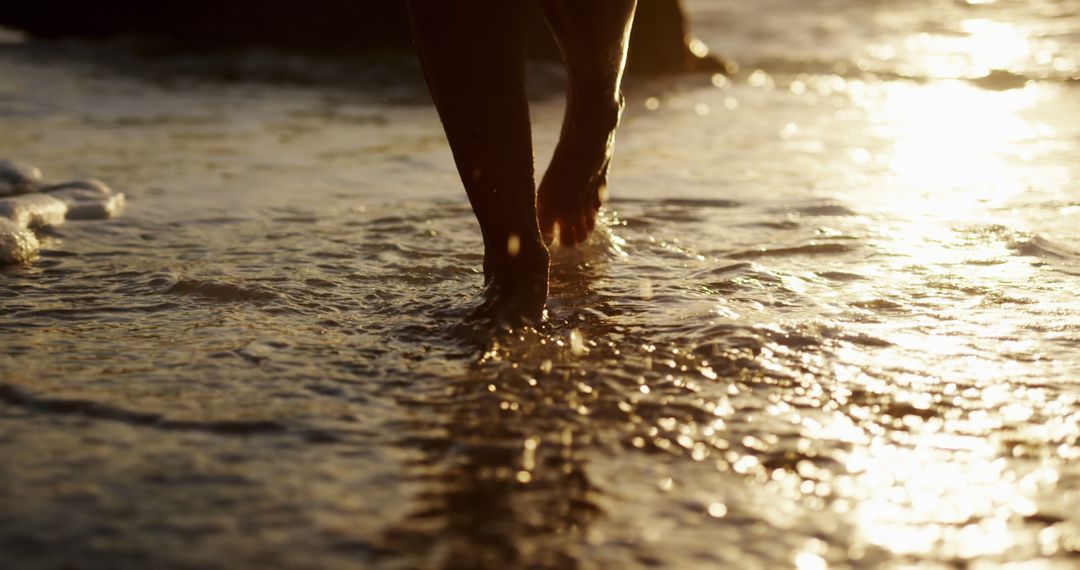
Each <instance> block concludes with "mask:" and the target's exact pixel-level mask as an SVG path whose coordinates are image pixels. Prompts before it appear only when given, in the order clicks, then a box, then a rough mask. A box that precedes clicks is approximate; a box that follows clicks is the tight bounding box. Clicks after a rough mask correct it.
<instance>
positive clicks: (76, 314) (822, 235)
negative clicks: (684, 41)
mask: <svg viewBox="0 0 1080 570" xmlns="http://www.w3.org/2000/svg"><path fill="white" fill-rule="evenodd" d="M723 4H724V5H721V6H717V5H716V4H714V3H712V2H707V1H705V0H699V1H697V2H694V3H692V6H691V7H692V9H693V11H694V21H695V30H696V32H697V33H698V34H699V35H700V36H702V37H703V38H704V39H705V40H707V42H708V43H709V44H710V45H713V46H715V47H718V48H720V49H721V50H722V51H724V52H725V53H729V54H731V55H733V56H735V58H736V59H737V60H738V61H740V63H741V64H742V66H743V70H742V72H741V73H740V75H739V76H738V77H736V78H734V80H733V81H726V80H724V79H723V78H720V77H716V78H712V77H708V76H700V77H690V78H679V79H671V80H663V81H643V80H637V81H633V82H632V83H631V85H630V86H629V91H628V99H629V104H628V108H627V114H626V117H625V121H624V126H623V130H622V131H621V132H620V135H619V141H618V147H617V151H616V158H615V163H614V167H613V168H614V170H613V178H612V197H613V201H612V202H611V203H610V204H609V207H608V209H607V214H606V223H605V224H604V227H603V228H602V230H601V231H600V233H599V235H597V237H596V238H594V239H593V241H592V242H590V243H589V244H588V246H587V247H585V248H583V249H581V250H577V251H560V252H557V254H556V255H555V267H554V268H553V290H552V299H551V302H550V313H551V318H550V321H549V323H548V324H547V325H546V326H545V327H543V328H542V330H540V331H538V332H516V333H495V334H491V333H488V332H485V331H477V330H475V329H471V328H470V327H468V326H463V325H462V321H463V316H464V315H466V314H467V313H468V311H469V310H470V308H471V307H472V305H473V304H474V303H475V298H476V295H477V293H478V291H479V287H480V279H481V278H480V267H479V266H480V262H481V258H480V239H479V233H478V230H477V227H476V224H475V222H474V220H473V218H472V215H471V212H470V211H469V209H468V204H467V201H466V200H465V198H464V195H463V192H461V190H460V188H459V183H458V181H457V180H456V178H455V174H454V170H453V167H452V163H451V160H450V155H449V151H448V149H447V148H446V145H445V142H444V140H443V136H442V132H441V129H440V127H439V124H438V122H437V118H436V116H435V114H434V111H433V110H432V109H431V108H430V107H429V106H428V104H427V101H426V96H425V94H424V91H423V86H422V83H421V80H420V77H419V75H418V72H417V70H416V67H415V65H414V64H413V63H412V62H411V59H410V58H409V57H408V56H407V55H400V56H388V57H386V58H380V59H378V60H374V61H338V62H334V61H330V62H327V61H309V60H304V59H301V58H296V57H294V56H286V55H281V54H268V53H247V54H225V55H207V54H203V55H188V56H180V55H176V54H167V55H160V54H157V55H155V52H153V51H152V50H147V49H145V48H142V47H139V46H133V45H131V44H113V45H106V46H99V45H89V44H82V43H78V42H54V43H36V42H30V43H25V42H24V43H11V44H4V45H0V78H3V80H2V81H0V117H2V123H3V134H2V136H0V156H3V157H11V158H18V159H20V160H23V161H26V162H29V163H33V164H37V165H39V166H41V167H42V168H43V169H44V170H45V172H46V175H47V176H50V177H55V178H63V179H69V178H70V179H73V178H82V177H96V178H101V179H104V180H106V181H107V182H108V183H109V184H110V185H111V186H112V187H113V188H115V189H117V190H119V191H122V192H124V193H126V194H127V196H128V204H127V209H126V211H125V214H124V217H122V218H119V219H116V220H109V221H102V222H81V223H79V224H66V225H64V226H61V227H59V228H56V229H55V230H50V231H45V232H43V233H41V235H39V238H40V239H41V241H42V248H43V251H42V255H41V257H40V258H39V259H38V260H36V261H34V262H32V263H30V264H27V265H24V266H18V267H10V268H4V269H2V270H0V345H2V346H3V351H2V354H0V454H2V455H3V457H4V459H3V461H0V567H3V568H7V567H12V568H20V569H23V568H27V569H33V568H93V569H97V568H102V569H105V568H108V569H116V568H200V569H203V568H229V569H234V568H290V569H293V568H356V567H363V568H610V567H627V568H642V567H659V568H718V567H721V568H723V567H730V568H779V567H797V568H800V569H816V568H826V567H838V568H847V567H855V568H878V567H920V568H941V567H971V568H989V567H998V566H1006V565H1010V564H1017V565H1024V566H1025V567H1028V566H1030V567H1034V568H1072V567H1075V565H1076V564H1077V560H1078V558H1077V556H1078V555H1080V517H1078V516H1077V514H1076V513H1078V512H1080V468H1078V459H1080V428H1078V425H1080V423H1078V420H1080V387H1078V384H1077V378H1080V324H1078V323H1080V301H1077V298H1076V293H1075V292H1076V291H1077V289H1078V286H1080V229H1078V228H1080V224H1077V223H1076V220H1077V219H1078V216H1080V187H1077V185H1076V183H1075V180H1076V179H1077V178H1078V177H1080V176H1078V175H1080V161H1078V160H1077V159H1076V157H1077V156H1080V148H1078V147H1080V90H1078V86H1077V78H1078V77H1080V67H1078V66H1080V52H1078V51H1077V46H1078V45H1080V41H1077V40H1078V39H1080V6H1078V5H1077V3H1075V2H1037V1H1032V2H996V3H995V2H990V3H987V4H974V5H968V4H959V3H954V2H937V1H919V2H916V1H914V0H911V1H902V2H893V3H886V4H883V3H873V4H870V3H864V2H855V1H853V0H851V1H845V0H835V1H824V0H822V1H819V2H791V1H781V0H769V1H766V2H759V3H756V4H753V5H752V6H751V5H742V6H734V5H727V3H723ZM766 13H767V14H768V17H767V18H766V17H763V16H762V14H766ZM534 71H535V72H536V77H534V86H533V87H534V91H535V92H536V96H537V101H536V106H535V108H534V117H535V121H536V127H535V131H536V133H535V137H536V140H537V148H538V151H537V152H538V163H539V164H540V165H543V164H544V163H545V162H546V158H547V155H548V153H550V148H551V146H552V144H553V143H554V139H555V137H556V136H557V133H558V127H559V120H560V113H561V101H559V98H558V92H559V88H560V84H561V83H560V82H561V77H560V75H559V73H558V72H557V70H554V69H552V68H550V67H545V66H537V67H536V69H535V70H534Z"/></svg>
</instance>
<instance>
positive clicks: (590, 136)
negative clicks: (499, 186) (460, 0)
mask: <svg viewBox="0 0 1080 570" xmlns="http://www.w3.org/2000/svg"><path fill="white" fill-rule="evenodd" d="M636 4H637V2H636V0H588V1H582V0H544V14H545V15H546V16H547V20H548V25H549V26H550V27H551V30H552V33H554V35H555V40H556V42H557V43H558V44H559V49H560V50H561V51H562V54H563V61H564V62H565V64H566V71H567V76H568V79H569V89H568V92H567V97H566V117H565V118H564V119H563V127H562V135H561V136H560V138H559V144H558V146H557V147H556V148H555V154H554V155H553V157H552V159H551V164H550V165H549V166H548V170H547V172H546V173H545V174H544V179H543V181H542V182H541V183H540V193H539V202H538V210H539V217H540V229H541V231H542V232H543V234H544V236H545V238H547V239H548V240H549V241H550V240H551V239H552V237H553V234H554V233H555V228H556V227H557V228H558V233H559V239H560V241H561V242H562V243H563V244H564V245H575V244H578V243H581V242H582V241H584V240H585V238H586V237H588V235H589V232H590V231H592V229H593V227H594V225H595V224H596V212H597V210H599V209H600V205H601V203H602V202H603V201H604V199H605V196H604V194H605V193H606V191H607V175H608V165H609V163H610V161H611V151H612V144H613V143H614V137H615V128H616V127H618V125H619V117H620V115H621V114H622V107H623V98H622V92H621V84H622V75H623V68H624V67H625V66H626V50H627V43H628V41H629V38H630V26H631V24H632V22H633V19H634V8H635V6H636Z"/></svg>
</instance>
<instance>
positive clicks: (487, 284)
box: [473, 230, 549, 325]
mask: <svg viewBox="0 0 1080 570" xmlns="http://www.w3.org/2000/svg"><path fill="white" fill-rule="evenodd" d="M534 231H535V230H534ZM530 241H533V243H522V242H521V240H520V239H518V238H517V237H516V236H512V237H511V238H509V239H508V240H507V242H508V243H507V245H506V246H505V247H500V248H498V249H496V248H494V247H488V248H486V251H485V253H484V293H483V302H482V303H481V304H480V306H479V307H478V308H477V310H476V312H475V314H474V315H473V316H474V317H477V318H482V319H491V320H494V321H497V322H499V323H502V324H509V325H521V324H531V323H538V322H540V320H541V318H542V316H543V313H544V304H545V303H546V302H547V293H548V265H549V255H548V250H547V248H546V247H545V246H544V244H543V243H542V242H541V241H540V239H539V236H537V237H536V238H534V239H533V240H530ZM493 250H494V251H493Z"/></svg>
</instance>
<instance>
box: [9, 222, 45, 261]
mask: <svg viewBox="0 0 1080 570" xmlns="http://www.w3.org/2000/svg"><path fill="white" fill-rule="evenodd" d="M40 249H41V244H40V243H38V239H37V236H35V235H34V232H32V231H30V230H29V229H27V228H25V227H21V226H18V225H16V224H15V223H14V222H12V221H11V220H8V219H7V218H0V265H7V264H11V263H26V262H27V261H30V260H31V259H33V258H34V257H37V254H38V251H39V250H40Z"/></svg>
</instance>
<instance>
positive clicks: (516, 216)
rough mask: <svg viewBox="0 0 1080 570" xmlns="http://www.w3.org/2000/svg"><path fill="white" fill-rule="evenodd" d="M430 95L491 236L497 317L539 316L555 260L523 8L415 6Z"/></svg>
mask: <svg viewBox="0 0 1080 570" xmlns="http://www.w3.org/2000/svg"><path fill="white" fill-rule="evenodd" d="M409 8H410V11H411V14H412V23H413V32H414V36H415V42H416V47H417V51H418V52H419V54H420V62H421V64H422V65H423V68H424V74H425V76H426V78H427V83H428V87H429V89H430V91H431V95H432V98H433V99H434V100H435V106H436V108H437V109H438V111H439V117H440V118H441V119H442V123H443V128H444V129H445V131H446V137H447V139H448V140H449V142H450V148H451V150H452V151H453V153H454V161H455V162H456V163H457V168H458V173H459V174H460V175H461V180H462V183H463V184H464V185H465V190H466V192H467V193H468V195H469V201H470V202H471V203H472V207H473V212H474V213H475V214H476V218H477V220H478V221H479V222H480V230H481V232H482V233H483V237H484V279H485V285H486V294H487V295H488V299H489V303H488V304H487V307H488V308H490V309H492V310H493V311H494V312H495V313H497V315H498V316H501V317H515V316H525V317H528V318H536V317H539V316H540V314H541V312H542V310H543V306H544V302H545V301H546V298H547V272H548V252H547V248H546V247H545V246H544V243H543V240H542V239H541V237H540V231H539V227H538V226H537V216H536V182H535V178H534V166H533V151H532V133H531V130H530V126H529V104H528V100H527V99H526V95H525V42H524V22H523V16H524V8H523V6H522V2H520V1H519V0H410V2H409Z"/></svg>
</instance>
